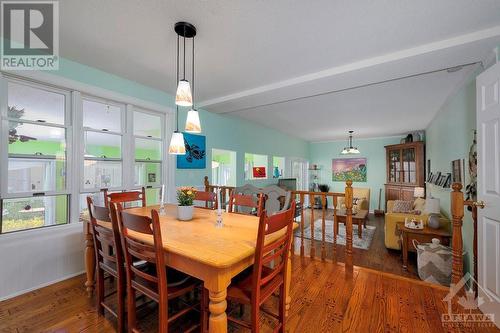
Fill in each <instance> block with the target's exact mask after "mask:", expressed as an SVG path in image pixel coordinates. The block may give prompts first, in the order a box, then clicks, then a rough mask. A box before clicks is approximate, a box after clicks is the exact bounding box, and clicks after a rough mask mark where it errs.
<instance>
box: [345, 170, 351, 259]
mask: <svg viewBox="0 0 500 333" xmlns="http://www.w3.org/2000/svg"><path fill="white" fill-rule="evenodd" d="M346 185H347V186H346V188H345V207H346V223H345V231H346V244H345V264H346V266H352V196H353V194H352V180H348V181H346Z"/></svg>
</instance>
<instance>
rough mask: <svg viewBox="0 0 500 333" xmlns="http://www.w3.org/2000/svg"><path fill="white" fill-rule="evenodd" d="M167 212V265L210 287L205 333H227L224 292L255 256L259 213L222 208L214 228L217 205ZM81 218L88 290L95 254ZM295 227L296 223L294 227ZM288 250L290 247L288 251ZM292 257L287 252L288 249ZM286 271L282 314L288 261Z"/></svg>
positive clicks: (163, 220) (145, 211)
mask: <svg viewBox="0 0 500 333" xmlns="http://www.w3.org/2000/svg"><path fill="white" fill-rule="evenodd" d="M165 207H166V213H165V215H160V225H161V233H162V241H163V248H164V249H165V262H166V265H167V266H169V267H172V268H175V269H177V270H179V271H181V272H184V273H186V274H189V275H191V276H194V277H196V278H198V279H200V280H201V281H203V284H204V286H205V288H206V289H207V290H208V291H209V299H210V302H209V307H208V309H209V312H210V317H209V332H211V333H215V332H217V333H223V332H224V333H225V332H227V316H226V307H227V302H226V296H227V288H228V286H229V285H230V284H231V279H232V278H233V277H235V276H236V275H237V274H238V273H240V272H242V271H243V270H245V269H246V268H248V267H250V266H251V265H252V264H253V261H254V254H255V246H256V241H257V231H258V225H259V218H258V217H256V216H251V215H242V214H237V213H226V212H223V226H222V227H216V219H217V212H216V211H215V210H210V209H203V208H194V214H193V219H192V220H191V221H179V220H177V218H176V206H175V205H166V206H165ZM152 209H157V210H159V206H148V207H138V208H129V209H127V212H129V213H132V214H137V215H142V216H151V210H152ZM83 220H84V232H85V237H86V249H85V263H86V274H87V281H86V283H85V286H86V287H87V292H88V293H89V295H92V292H93V289H94V282H95V281H94V273H95V255H94V244H93V241H92V234H91V228H90V227H89V223H88V220H87V219H83ZM297 227H298V224H297V223H294V229H295V228H297ZM281 235H282V233H275V234H271V235H268V236H267V237H266V241H265V242H266V244H268V243H270V242H272V241H274V240H276V239H278V238H279V237H280V236H281ZM137 237H138V238H140V239H141V240H142V241H144V242H145V243H149V244H152V242H153V240H152V238H151V236H148V235H143V234H139V235H137ZM290 252H291V250H290ZM290 256H291V253H290ZM290 256H289V258H288V268H287V272H286V276H285V284H286V291H285V293H286V295H285V297H286V314H287V315H288V310H289V308H290V301H291V298H290V293H289V291H290V278H291V260H290Z"/></svg>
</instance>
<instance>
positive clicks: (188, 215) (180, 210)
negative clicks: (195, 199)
mask: <svg viewBox="0 0 500 333" xmlns="http://www.w3.org/2000/svg"><path fill="white" fill-rule="evenodd" d="M193 211H194V208H193V206H177V219H178V220H181V221H189V220H192V219H193Z"/></svg>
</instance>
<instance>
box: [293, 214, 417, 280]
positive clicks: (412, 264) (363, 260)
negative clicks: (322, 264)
mask: <svg viewBox="0 0 500 333" xmlns="http://www.w3.org/2000/svg"><path fill="white" fill-rule="evenodd" d="M304 213H305V215H306V217H305V220H306V221H310V210H306V211H304ZM321 216H322V211H321V210H315V211H314V217H315V219H321ZM326 219H328V220H333V210H332V209H328V210H327V212H326ZM384 223H385V222H384V216H375V215H373V214H369V215H368V221H367V225H371V226H374V227H376V229H375V233H374V235H373V240H372V243H371V245H370V248H369V249H368V250H363V249H358V248H355V247H353V249H352V255H353V264H354V265H356V266H361V267H366V268H371V269H374V270H377V271H381V272H387V273H393V274H396V275H400V276H404V277H409V278H414V279H419V277H418V273H417V264H416V263H417V259H416V256H415V254H414V253H409V254H408V256H409V258H408V270H404V269H403V261H402V259H401V251H396V250H390V249H387V248H386V247H385V243H384ZM353 231H354V233H356V232H357V226H354V227H353ZM313 244H314V247H315V249H316V250H315V252H316V257H318V256H319V257H320V256H321V241H318V240H315V241H314V243H313ZM304 247H305V253H306V256H309V253H310V248H311V241H310V240H308V239H304ZM295 253H300V237H295ZM344 253H345V246H343V245H337V250H336V253H335V255H336V258H335V257H334V251H333V244H332V243H326V259H329V260H333V261H335V260H336V261H337V262H345V257H344Z"/></svg>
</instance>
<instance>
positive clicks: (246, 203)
mask: <svg viewBox="0 0 500 333" xmlns="http://www.w3.org/2000/svg"><path fill="white" fill-rule="evenodd" d="M263 207H264V195H263V194H257V198H255V196H253V195H246V194H238V193H235V192H233V193H231V196H230V197H229V212H230V213H239V214H247V215H250V214H252V213H253V211H255V212H256V213H257V216H261V215H262V212H263ZM242 208H243V209H242ZM245 208H246V209H245Z"/></svg>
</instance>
